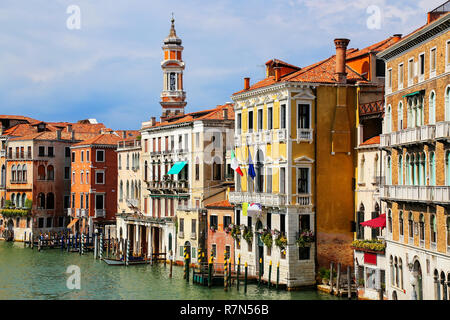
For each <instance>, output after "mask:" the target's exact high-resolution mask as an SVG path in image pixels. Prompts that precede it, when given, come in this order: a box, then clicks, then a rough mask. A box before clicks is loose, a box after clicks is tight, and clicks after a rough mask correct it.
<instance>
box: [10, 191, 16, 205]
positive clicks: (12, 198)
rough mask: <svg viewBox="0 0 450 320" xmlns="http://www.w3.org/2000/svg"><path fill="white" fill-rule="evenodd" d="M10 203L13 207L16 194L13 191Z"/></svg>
mask: <svg viewBox="0 0 450 320" xmlns="http://www.w3.org/2000/svg"><path fill="white" fill-rule="evenodd" d="M11 205H12V206H14V207H15V206H16V194H15V193H13V194H11Z"/></svg>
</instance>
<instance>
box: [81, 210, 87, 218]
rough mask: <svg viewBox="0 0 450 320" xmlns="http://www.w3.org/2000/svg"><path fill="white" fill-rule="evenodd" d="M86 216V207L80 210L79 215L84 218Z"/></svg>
mask: <svg viewBox="0 0 450 320" xmlns="http://www.w3.org/2000/svg"><path fill="white" fill-rule="evenodd" d="M87 216H88V211H87V210H86V209H81V210H80V217H82V218H85V217H87Z"/></svg>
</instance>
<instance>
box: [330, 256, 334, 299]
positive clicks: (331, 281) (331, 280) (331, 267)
mask: <svg viewBox="0 0 450 320" xmlns="http://www.w3.org/2000/svg"><path fill="white" fill-rule="evenodd" d="M330 288H331V290H330V293H331V294H333V262H331V263H330Z"/></svg>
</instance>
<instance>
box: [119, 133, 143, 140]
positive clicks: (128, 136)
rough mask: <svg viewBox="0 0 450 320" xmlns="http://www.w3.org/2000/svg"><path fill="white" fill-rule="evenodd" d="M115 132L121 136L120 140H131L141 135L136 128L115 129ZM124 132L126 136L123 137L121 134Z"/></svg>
mask: <svg viewBox="0 0 450 320" xmlns="http://www.w3.org/2000/svg"><path fill="white" fill-rule="evenodd" d="M115 133H117V134H118V135H119V137H121V138H122V141H133V140H136V138H137V137H139V136H140V135H141V133H140V132H139V131H138V130H116V131H115ZM124 133H126V138H125V139H124V138H123V134H124Z"/></svg>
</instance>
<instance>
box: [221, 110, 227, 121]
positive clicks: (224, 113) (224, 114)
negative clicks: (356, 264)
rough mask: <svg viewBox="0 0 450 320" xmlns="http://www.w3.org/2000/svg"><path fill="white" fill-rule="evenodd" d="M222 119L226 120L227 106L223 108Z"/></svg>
mask: <svg viewBox="0 0 450 320" xmlns="http://www.w3.org/2000/svg"><path fill="white" fill-rule="evenodd" d="M222 111H223V119H224V120H227V119H228V109H227V108H223V110H222Z"/></svg>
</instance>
